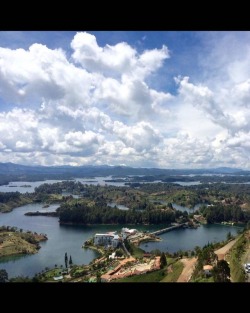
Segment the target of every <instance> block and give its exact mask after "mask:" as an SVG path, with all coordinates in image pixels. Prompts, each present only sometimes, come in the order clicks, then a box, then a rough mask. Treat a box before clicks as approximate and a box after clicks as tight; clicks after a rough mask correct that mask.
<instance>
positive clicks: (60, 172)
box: [0, 163, 250, 178]
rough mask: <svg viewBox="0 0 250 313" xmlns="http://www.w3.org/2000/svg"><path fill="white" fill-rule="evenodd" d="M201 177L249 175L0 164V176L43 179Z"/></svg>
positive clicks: (228, 171)
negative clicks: (58, 177) (191, 175)
mask: <svg viewBox="0 0 250 313" xmlns="http://www.w3.org/2000/svg"><path fill="white" fill-rule="evenodd" d="M190 174H194V175H202V174H224V175H225V174H229V175H230V174H234V175H243V174H245V175H246V174H250V172H249V171H243V170H241V169H237V168H229V167H219V168H214V169H160V168H134V167H128V166H108V165H101V166H91V165H87V166H69V165H67V166H27V165H20V164H14V163H0V175H4V176H6V175H7V176H20V175H23V176H26V175H29V176H30V175H31V176H33V175H35V176H36V175H38V176H40V175H42V176H43V177H46V176H47V177H53V176H63V177H65V178H70V177H72V178H73V177H93V176H108V175H114V176H125V175H190Z"/></svg>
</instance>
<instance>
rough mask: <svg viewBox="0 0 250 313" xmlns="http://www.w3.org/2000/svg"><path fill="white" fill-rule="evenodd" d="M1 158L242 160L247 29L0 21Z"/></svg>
mask: <svg viewBox="0 0 250 313" xmlns="http://www.w3.org/2000/svg"><path fill="white" fill-rule="evenodd" d="M0 162H12V163H18V164H24V165H49V166H51V165H53V166H56V165H72V166H78V165H104V164H105V165H111V166H115V165H125V166H132V167H147V168H148V167H158V168H176V169H177V168H186V169H188V168H190V169H193V168H216V167H221V166H227V167H233V168H242V169H250V32H249V31H218V32H217V31H93V32H92V31H84V30H80V31H79V30H78V31H1V32H0Z"/></svg>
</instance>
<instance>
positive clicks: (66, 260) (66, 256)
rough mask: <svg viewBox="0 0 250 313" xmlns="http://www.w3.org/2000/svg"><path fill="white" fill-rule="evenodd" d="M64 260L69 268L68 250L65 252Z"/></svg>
mask: <svg viewBox="0 0 250 313" xmlns="http://www.w3.org/2000/svg"><path fill="white" fill-rule="evenodd" d="M64 261H65V267H66V268H68V255H67V252H65V256H64Z"/></svg>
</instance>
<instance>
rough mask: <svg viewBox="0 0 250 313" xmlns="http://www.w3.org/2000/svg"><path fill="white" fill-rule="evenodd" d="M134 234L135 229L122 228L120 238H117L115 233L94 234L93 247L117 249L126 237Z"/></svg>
mask: <svg viewBox="0 0 250 313" xmlns="http://www.w3.org/2000/svg"><path fill="white" fill-rule="evenodd" d="M136 232H137V230H136V229H129V228H122V231H121V236H119V235H118V234H117V232H116V231H114V232H108V233H104V234H95V236H94V245H95V246H105V247H112V248H117V246H118V245H119V243H121V242H122V240H124V239H126V238H127V237H128V236H131V235H133V234H135V233H136Z"/></svg>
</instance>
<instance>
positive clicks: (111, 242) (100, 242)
mask: <svg viewBox="0 0 250 313" xmlns="http://www.w3.org/2000/svg"><path fill="white" fill-rule="evenodd" d="M119 242H120V237H119V236H118V235H117V234H116V232H109V233H106V234H95V236H94V245H96V246H111V247H113V248H116V247H117V246H118V244H119Z"/></svg>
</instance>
